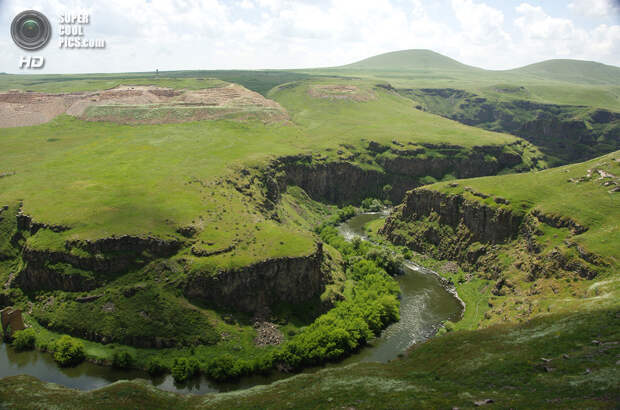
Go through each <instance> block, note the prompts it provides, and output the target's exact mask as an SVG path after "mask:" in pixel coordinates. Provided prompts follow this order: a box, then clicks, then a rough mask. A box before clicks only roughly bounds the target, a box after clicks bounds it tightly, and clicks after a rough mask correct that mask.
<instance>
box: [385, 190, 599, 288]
mask: <svg viewBox="0 0 620 410" xmlns="http://www.w3.org/2000/svg"><path fill="white" fill-rule="evenodd" d="M455 185H456V184H455ZM465 190H468V191H469V192H470V193H472V195H474V196H481V197H482V198H484V199H486V198H489V196H488V195H485V194H482V193H478V192H475V191H473V190H471V188H467V187H466V188H465ZM493 199H494V201H493V202H495V204H494V205H489V204H487V203H484V202H481V201H478V200H474V199H466V198H465V197H464V196H463V195H461V194H447V193H444V192H440V191H436V190H433V189H427V188H418V189H415V190H412V191H410V192H408V193H407V195H406V197H405V200H404V201H403V203H402V204H401V205H399V206H397V207H396V208H395V210H394V212H393V213H392V214H391V215H390V216H389V217H388V218H387V220H386V223H385V225H384V226H383V227H382V228H381V231H380V234H382V235H384V236H385V237H386V238H387V239H388V240H390V241H391V242H392V243H394V244H397V245H403V246H407V247H408V248H410V249H413V250H416V251H418V252H422V253H425V254H428V255H431V256H433V257H435V258H437V259H450V260H456V261H458V262H459V263H460V264H461V266H462V267H463V268H464V269H465V270H477V271H479V272H482V273H483V274H485V275H486V276H487V277H489V278H494V279H497V278H499V277H501V275H502V273H503V272H504V271H505V270H506V269H509V268H510V269H514V270H516V271H521V272H525V273H527V277H528V279H530V280H534V279H536V278H538V277H541V276H550V275H560V276H561V275H562V274H563V272H566V273H567V274H575V275H578V276H580V277H584V278H588V279H592V278H593V277H594V276H596V275H597V272H598V268H599V267H601V266H604V262H603V261H602V260H601V258H599V257H598V256H597V255H593V254H590V253H588V252H587V251H585V250H583V249H578V252H577V254H576V255H575V252H571V251H570V250H569V249H570V248H575V247H577V248H579V247H578V246H577V245H576V244H575V243H574V241H572V237H573V236H574V235H579V234H581V233H583V232H585V231H586V230H587V228H586V227H583V226H581V225H580V224H578V223H577V222H575V221H573V220H572V219H570V218H567V217H558V216H551V215H546V214H544V213H542V212H540V211H539V210H537V209H532V210H530V211H527V212H522V213H516V212H515V211H514V210H513V209H512V208H511V207H509V206H503V204H506V203H508V201H506V200H505V199H503V198H499V197H495V198H493ZM542 225H548V226H550V227H553V228H557V229H567V230H569V233H568V234H567V238H566V239H565V241H564V243H563V244H562V246H556V247H554V248H552V249H549V248H548V247H546V246H545V245H544V244H541V243H540V242H539V240H538V238H539V236H541V235H542V234H543V232H542V231H541V227H542ZM556 236H557V235H556ZM501 255H503V256H501ZM507 260H510V261H511V263H510V265H506V261H507ZM500 287H501V286H500Z"/></svg>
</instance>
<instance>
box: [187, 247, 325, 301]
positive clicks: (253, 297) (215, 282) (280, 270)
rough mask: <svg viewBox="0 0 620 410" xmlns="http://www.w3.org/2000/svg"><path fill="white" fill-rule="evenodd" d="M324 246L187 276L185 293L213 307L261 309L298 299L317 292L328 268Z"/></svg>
mask: <svg viewBox="0 0 620 410" xmlns="http://www.w3.org/2000/svg"><path fill="white" fill-rule="evenodd" d="M322 262H323V246H322V244H321V243H317V244H316V248H315V250H314V252H313V253H312V254H311V255H310V256H307V257H296V258H279V259H271V260H266V261H264V262H260V263H257V264H254V265H250V266H247V267H244V268H241V269H237V270H232V271H227V272H222V273H220V274H217V275H209V274H203V273H198V274H194V275H193V276H191V277H190V278H188V280H187V283H186V284H185V286H184V293H185V295H186V296H187V297H188V298H191V299H199V300H201V301H202V302H204V303H207V304H210V305H214V306H216V307H223V308H234V309H238V310H241V311H244V312H249V313H256V312H262V311H264V310H265V308H269V307H270V306H273V305H274V304H276V303H278V302H292V303H300V302H303V301H306V300H309V299H311V298H312V297H315V296H318V295H319V294H320V293H321V292H322V291H323V290H324V285H325V279H326V277H327V276H328V272H323V270H322Z"/></svg>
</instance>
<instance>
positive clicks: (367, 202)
mask: <svg viewBox="0 0 620 410" xmlns="http://www.w3.org/2000/svg"><path fill="white" fill-rule="evenodd" d="M362 209H364V210H365V211H370V212H378V211H380V210H381V209H383V203H382V202H381V201H380V200H378V199H376V198H366V199H364V200H363V201H362Z"/></svg>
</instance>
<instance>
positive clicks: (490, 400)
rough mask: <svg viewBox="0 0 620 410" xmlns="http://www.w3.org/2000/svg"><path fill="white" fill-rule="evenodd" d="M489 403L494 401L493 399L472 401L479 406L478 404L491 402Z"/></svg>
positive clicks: (482, 404)
mask: <svg viewBox="0 0 620 410" xmlns="http://www.w3.org/2000/svg"><path fill="white" fill-rule="evenodd" d="M491 403H495V402H494V401H493V399H483V400H476V401H475V402H474V405H475V406H476V407H480V406H484V405H485V404H491Z"/></svg>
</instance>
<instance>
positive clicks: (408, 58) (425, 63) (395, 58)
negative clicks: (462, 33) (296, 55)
mask: <svg viewBox="0 0 620 410" xmlns="http://www.w3.org/2000/svg"><path fill="white" fill-rule="evenodd" d="M337 68H341V69H356V70H382V71H417V70H425V71H436V70H451V71H469V72H480V71H482V70H481V69H479V68H476V67H472V66H468V65H465V64H462V63H459V62H458V61H456V60H453V59H451V58H449V57H446V56H444V55H442V54H439V53H436V52H434V51H431V50H403V51H394V52H391V53H385V54H380V55H377V56H374V57H370V58H366V59H364V60H361V61H358V62H355V63H352V64H347V65H344V66H341V67H337Z"/></svg>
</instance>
